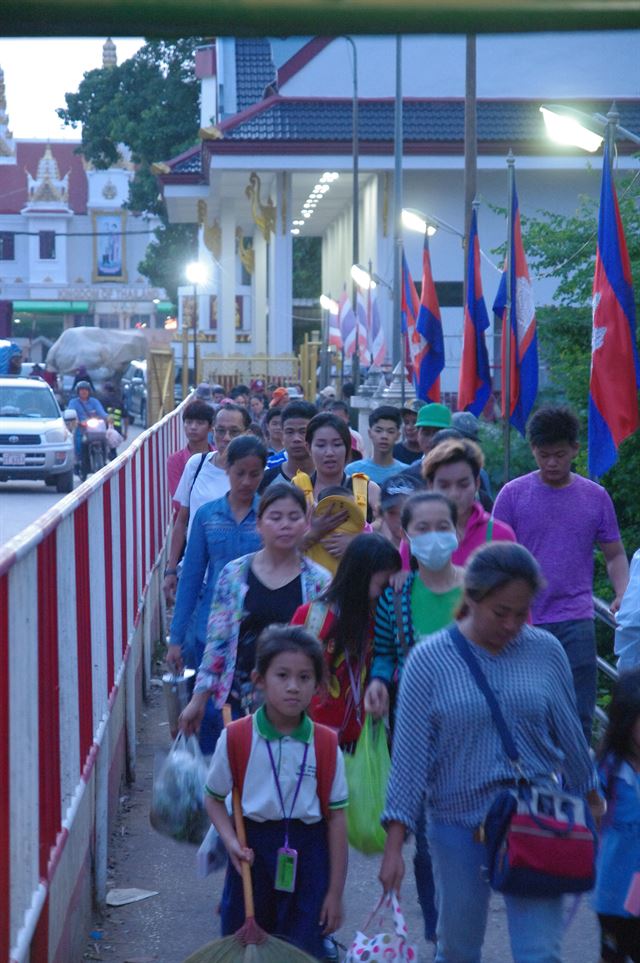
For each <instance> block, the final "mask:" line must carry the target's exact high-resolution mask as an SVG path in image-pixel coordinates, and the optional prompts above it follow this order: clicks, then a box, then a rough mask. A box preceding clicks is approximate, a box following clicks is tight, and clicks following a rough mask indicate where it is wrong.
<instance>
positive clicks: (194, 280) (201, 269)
mask: <svg viewBox="0 0 640 963" xmlns="http://www.w3.org/2000/svg"><path fill="white" fill-rule="evenodd" d="M185 274H186V275H187V281H189V283H190V284H193V316H192V324H193V382H194V384H195V385H197V384H198V285H200V284H206V282H207V280H208V277H209V272H208V271H207V266H206V264H203V263H202V261H191V263H190V264H187V267H186V270H185ZM185 335H186V330H185V329H184V323H183V335H182V345H183V351H182V389H183V397H186V393H187V387H188V385H187V379H188V377H189V364H188V357H187V355H188V352H187V351H185V350H184V349H185V347H186V337H185ZM185 360H186V361H187V363H186V364H185Z"/></svg>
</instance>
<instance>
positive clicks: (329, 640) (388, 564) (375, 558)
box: [292, 534, 400, 749]
mask: <svg viewBox="0 0 640 963" xmlns="http://www.w3.org/2000/svg"><path fill="white" fill-rule="evenodd" d="M399 570H400V555H399V553H398V551H397V550H396V549H395V548H394V547H393V545H392V544H391V543H390V542H389V541H388V540H387V539H386V538H384V537H383V536H382V535H376V534H363V535H357V536H356V537H355V538H354V539H353V541H352V542H351V544H350V545H349V546H348V547H347V549H346V551H345V553H344V555H343V556H342V559H341V560H340V565H339V566H338V571H337V572H336V575H335V577H334V579H333V582H332V583H331V585H330V586H329V588H328V589H327V590H326V591H325V592H324V593H323V594H322V595H321V596H320V598H319V599H318V600H316V601H315V602H309V603H307V604H305V605H301V606H300V608H298V610H297V611H296V612H295V613H294V616H293V619H292V624H294V625H304V626H305V627H306V628H307V629H308V630H309V631H310V632H313V634H314V635H316V636H318V638H319V639H320V640H321V641H322V642H323V643H324V652H325V659H326V663H327V668H328V672H329V682H328V686H327V688H326V690H325V691H323V692H322V693H320V694H319V695H318V696H316V697H315V699H314V700H313V703H312V705H311V714H312V717H313V718H314V719H315V721H316V722H322V723H324V724H325V725H328V726H331V727H332V728H334V729H337V730H338V740H339V743H340V745H341V746H342V747H343V748H347V749H349V748H351V747H352V746H353V744H354V743H355V742H356V741H357V739H358V736H359V734H360V730H361V728H362V723H363V722H364V693H365V689H366V686H367V682H368V676H369V669H370V666H371V656H372V652H373V625H374V613H375V609H376V604H377V601H378V599H379V598H380V596H381V594H382V593H383V592H384V590H385V588H386V587H387V585H388V584H389V578H390V577H391V575H393V573H394V572H397V571H399Z"/></svg>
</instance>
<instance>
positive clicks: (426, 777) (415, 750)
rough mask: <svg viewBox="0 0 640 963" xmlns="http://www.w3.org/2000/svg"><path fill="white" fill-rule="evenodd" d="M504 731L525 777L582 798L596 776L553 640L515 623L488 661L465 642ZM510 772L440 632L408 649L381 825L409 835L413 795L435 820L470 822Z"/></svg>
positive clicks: (474, 690)
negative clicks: (516, 628) (552, 780)
mask: <svg viewBox="0 0 640 963" xmlns="http://www.w3.org/2000/svg"><path fill="white" fill-rule="evenodd" d="M471 645H472V649H473V653H474V655H476V656H477V658H478V661H479V662H480V665H481V667H482V670H483V672H484V674H485V675H486V677H487V680H488V682H489V685H490V686H491V688H492V689H493V691H494V693H495V695H496V698H497V700H498V703H499V705H500V708H501V709H502V712H503V714H504V717H505V719H506V720H507V723H508V725H509V726H510V727H511V733H512V735H513V738H514V740H515V743H516V746H517V747H518V751H519V753H520V759H521V763H522V768H523V771H524V772H525V774H526V775H527V776H528V777H529V778H545V777H548V776H549V775H550V774H551V773H552V772H562V773H563V775H564V777H565V779H566V786H567V789H568V790H570V791H573V792H576V793H582V794H584V793H586V792H587V791H588V790H590V789H593V788H595V787H596V786H597V777H596V774H595V769H594V766H593V763H592V762H591V759H590V756H589V750H588V747H587V743H586V740H585V738H584V735H583V734H582V729H581V726H580V722H579V719H578V715H577V711H576V703H575V695H574V690H573V682H572V678H571V671H570V669H569V662H568V660H567V657H566V655H565V653H564V650H563V648H562V646H561V645H560V643H559V642H558V641H557V639H556V638H554V636H552V635H550V634H549V633H548V632H544V631H542V630H541V629H534V628H532V627H531V626H525V627H523V629H522V630H521V631H520V633H519V635H517V636H516V638H515V639H513V640H512V641H511V642H510V643H509V644H508V645H507V646H506V647H505V648H504V649H503V650H502V651H501V652H500V653H499V654H498V655H491V654H490V653H489V652H487V651H485V650H484V649H481V648H480V647H479V646H476V645H474V644H473V643H471ZM508 784H513V768H512V766H511V764H510V762H509V759H508V757H507V755H506V753H505V750H504V748H503V746H502V742H501V740H500V736H499V734H498V730H497V729H496V726H495V724H494V722H493V719H492V716H491V712H490V710H489V706H488V704H487V702H486V700H485V697H484V696H483V695H482V693H481V692H480V690H479V689H478V687H477V685H476V683H475V682H474V680H473V677H472V675H471V672H470V670H469V668H468V667H467V665H466V664H465V662H464V661H463V659H462V657H461V656H460V654H459V653H458V650H457V648H456V646H455V644H454V642H453V640H452V639H451V636H450V635H449V632H448V631H447V629H443V630H442V631H441V632H436V633H435V634H434V635H431V636H428V637H427V639H426V641H424V642H423V643H421V644H419V645H417V646H416V647H415V648H414V649H413V650H412V652H411V653H410V656H409V659H408V660H407V665H406V667H405V669H404V672H403V675H402V681H401V685H400V703H399V709H398V715H397V718H396V726H395V731H394V741H393V756H392V767H391V775H390V779H389V785H388V789H387V801H386V806H385V810H384V813H383V816H382V819H383V821H385V822H386V821H390V820H394V821H397V822H400V823H403V824H404V825H405V826H407V828H408V829H409V830H410V831H412V832H413V831H415V828H416V820H417V818H418V815H419V813H420V809H421V806H422V801H423V798H424V797H425V796H426V802H427V811H428V814H429V815H430V816H431V817H433V818H434V819H437V820H438V821H440V822H445V823H452V824H455V825H458V826H466V827H475V826H478V825H479V824H480V823H481V822H482V820H483V818H484V816H485V814H486V812H487V810H488V808H489V806H490V804H491V802H492V801H493V799H494V797H495V796H496V794H497V792H498V791H499V790H500V789H502V788H505V787H506V786H507V785H508Z"/></svg>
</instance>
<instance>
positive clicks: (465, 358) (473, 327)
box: [458, 210, 491, 416]
mask: <svg viewBox="0 0 640 963" xmlns="http://www.w3.org/2000/svg"><path fill="white" fill-rule="evenodd" d="M488 327H489V315H488V314H487V307H486V305H485V303H484V297H483V295H482V277H481V275H480V241H479V240H478V218H477V214H476V211H475V210H474V211H473V213H472V214H471V229H470V231H469V248H468V251H467V297H466V301H465V305H464V333H463V336H462V360H461V362H460V383H459V386H458V409H459V410H460V411H463V410H465V409H466V410H467V411H471V412H472V413H473V414H474V415H476V416H477V415H479V414H480V413H481V412H482V410H483V408H484V406H485V405H486V403H487V401H488V400H489V395H490V393H491V370H490V368H489V354H488V352H487V343H486V340H485V336H484V333H485V331H486V330H487V328H488Z"/></svg>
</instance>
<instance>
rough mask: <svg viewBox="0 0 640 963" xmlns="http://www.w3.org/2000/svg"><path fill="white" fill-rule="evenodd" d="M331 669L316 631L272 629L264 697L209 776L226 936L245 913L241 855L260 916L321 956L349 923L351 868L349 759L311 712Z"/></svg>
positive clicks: (227, 738) (262, 645)
mask: <svg viewBox="0 0 640 963" xmlns="http://www.w3.org/2000/svg"><path fill="white" fill-rule="evenodd" d="M324 671H325V666H324V657H323V653H322V647H321V645H320V643H319V642H318V640H317V639H316V638H315V637H314V636H313V635H311V634H310V633H309V632H307V631H305V630H304V629H302V628H298V627H294V626H269V627H268V628H267V629H265V630H264V632H263V633H262V635H261V636H260V639H259V641H258V647H257V652H256V668H255V670H254V683H255V685H256V686H257V687H259V688H260V689H262V691H263V694H264V704H263V705H262V706H261V707H260V708H259V709H258V711H257V712H256V713H255V715H253V716H245V717H244V718H242V719H238V720H237V721H236V722H232V723H231V724H230V725H229V726H228V728H227V729H226V730H225V731H224V732H223V733H222V735H221V736H220V739H219V740H218V743H217V746H216V750H215V753H214V756H213V759H212V762H211V768H210V769H209V774H208V777H207V783H206V806H207V811H208V813H209V816H210V817H211V821H212V822H213V824H214V826H215V827H216V829H217V830H218V833H219V834H220V838H221V839H222V842H223V843H224V845H225V847H226V849H227V852H228V853H229V859H230V866H229V868H228V870H227V876H226V879H225V884H224V890H223V894H222V901H221V906H220V914H221V923H222V935H223V936H228V935H230V934H232V933H234V932H236V930H238V929H239V928H240V927H241V925H242V923H243V922H244V901H243V897H242V881H241V877H240V864H241V861H242V860H246V861H247V862H249V863H250V864H251V867H252V877H253V888H254V898H255V910H256V913H255V916H256V921H257V923H258V925H259V926H261V927H262V928H263V929H264V930H266V932H267V933H271V934H273V935H274V936H278V937H280V938H281V939H285V940H289V942H291V943H293V944H294V945H295V946H298V947H299V948H300V949H302V950H304V951H305V952H306V953H309V954H310V955H311V956H315V957H316V958H318V959H321V958H322V956H323V953H324V950H323V934H324V935H328V934H329V933H332V932H333V931H334V930H335V929H337V928H338V927H339V926H340V924H341V922H342V894H343V890H344V883H345V877H346V870H347V833H346V821H345V813H344V810H345V807H346V805H347V784H346V779H345V774H344V761H343V759H342V754H341V752H340V750H339V748H338V741H337V737H336V734H335V732H333V731H332V730H331V729H328V728H327V727H325V726H321V725H318V724H317V723H313V722H312V721H311V719H310V718H309V716H308V715H307V708H308V706H309V704H310V702H311V700H312V698H313V696H314V694H315V692H316V690H317V688H318V685H319V684H320V683H321V681H322V679H323V676H324ZM234 785H235V786H237V787H238V789H239V790H240V793H241V801H242V812H243V815H244V819H245V824H246V832H247V843H248V846H247V847H246V848H243V847H242V846H241V845H240V842H239V840H238V838H237V836H236V833H235V829H234V826H233V823H232V821H231V817H230V816H229V814H228V812H227V808H226V805H225V799H226V797H227V796H228V794H229V793H230V792H231V789H232V787H233V786H234Z"/></svg>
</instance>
